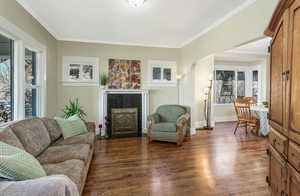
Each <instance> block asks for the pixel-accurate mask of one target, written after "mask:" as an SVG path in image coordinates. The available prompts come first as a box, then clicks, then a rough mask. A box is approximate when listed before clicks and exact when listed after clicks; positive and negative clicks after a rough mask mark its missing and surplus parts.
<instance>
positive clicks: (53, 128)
mask: <svg viewBox="0 0 300 196" xmlns="http://www.w3.org/2000/svg"><path fill="white" fill-rule="evenodd" d="M41 120H42V121H43V123H44V124H45V126H46V128H47V131H48V133H49V136H50V139H51V141H52V142H54V141H56V140H57V139H58V138H60V137H61V135H62V133H61V129H60V127H59V125H58V124H57V122H56V120H54V119H51V118H41Z"/></svg>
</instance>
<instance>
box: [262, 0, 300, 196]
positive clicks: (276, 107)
mask: <svg viewBox="0 0 300 196" xmlns="http://www.w3.org/2000/svg"><path fill="white" fill-rule="evenodd" d="M265 34H266V35H268V36H271V37H272V42H271V45H270V50H271V55H270V58H271V69H270V82H271V83H270V114H269V119H270V126H271V133H270V135H269V143H270V145H269V149H268V155H269V174H268V176H267V182H268V183H269V185H270V189H271V192H272V194H271V195H272V196H300V0H281V1H280V2H279V4H278V6H277V8H276V10H275V12H274V14H273V17H272V20H271V22H270V24H269V26H268V28H267V30H266V31H265Z"/></svg>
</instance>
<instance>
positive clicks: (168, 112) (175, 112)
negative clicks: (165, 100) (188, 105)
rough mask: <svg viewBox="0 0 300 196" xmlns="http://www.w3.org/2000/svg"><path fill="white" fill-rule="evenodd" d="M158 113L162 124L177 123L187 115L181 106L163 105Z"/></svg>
mask: <svg viewBox="0 0 300 196" xmlns="http://www.w3.org/2000/svg"><path fill="white" fill-rule="evenodd" d="M156 113H157V114H159V116H160V120H161V122H173V123H176V121H177V119H178V118H179V117H180V116H181V115H183V114H184V113H186V109H185V108H184V107H183V106H180V105H162V106H160V107H159V108H158V109H157V111H156Z"/></svg>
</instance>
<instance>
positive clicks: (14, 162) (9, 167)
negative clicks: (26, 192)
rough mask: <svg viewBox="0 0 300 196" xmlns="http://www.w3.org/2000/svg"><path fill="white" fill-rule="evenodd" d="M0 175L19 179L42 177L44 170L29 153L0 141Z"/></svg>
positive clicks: (44, 174)
mask: <svg viewBox="0 0 300 196" xmlns="http://www.w3.org/2000/svg"><path fill="white" fill-rule="evenodd" d="M0 176H1V177H3V178H7V179H10V180H17V181H19V180H30V179H35V178H40V177H44V176H46V172H45V170H44V169H43V167H42V166H41V164H40V163H39V161H38V160H36V158H35V157H33V156H32V155H31V154H29V153H27V152H25V151H24V150H22V149H19V148H16V147H14V146H11V145H8V144H6V143H3V142H0Z"/></svg>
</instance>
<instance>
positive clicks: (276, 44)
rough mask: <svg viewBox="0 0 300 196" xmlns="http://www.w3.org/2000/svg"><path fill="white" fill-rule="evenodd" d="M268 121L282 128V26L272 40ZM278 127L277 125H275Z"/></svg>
mask: <svg viewBox="0 0 300 196" xmlns="http://www.w3.org/2000/svg"><path fill="white" fill-rule="evenodd" d="M271 47H272V53H271V89H270V90H271V96H270V100H271V103H270V121H272V123H275V124H277V125H278V126H279V127H280V128H279V129H282V126H283V77H282V73H283V52H282V48H283V26H282V24H281V26H280V27H279V29H278V32H277V35H276V37H275V38H274V40H273V42H272V46H271ZM275 126H276V125H275ZM275 128H277V129H278V127H275Z"/></svg>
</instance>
